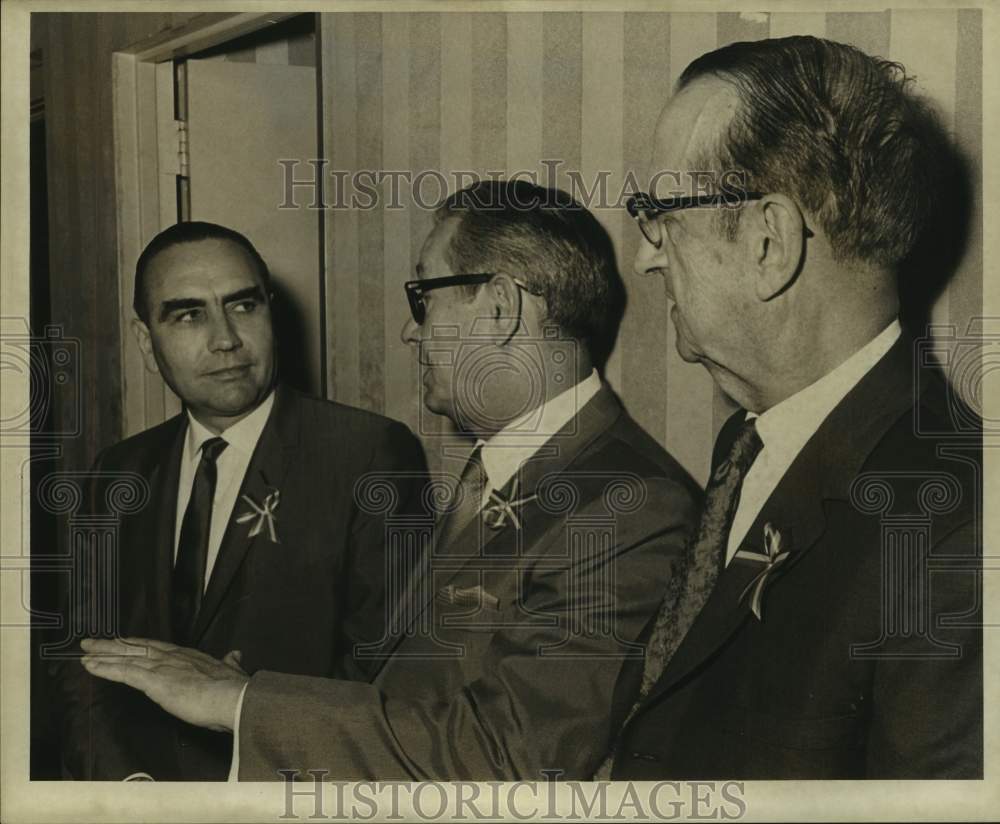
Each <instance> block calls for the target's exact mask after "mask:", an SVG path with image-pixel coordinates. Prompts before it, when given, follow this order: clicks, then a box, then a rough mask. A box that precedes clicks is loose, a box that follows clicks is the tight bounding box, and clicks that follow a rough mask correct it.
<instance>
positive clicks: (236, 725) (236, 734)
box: [226, 681, 250, 781]
mask: <svg viewBox="0 0 1000 824" xmlns="http://www.w3.org/2000/svg"><path fill="white" fill-rule="evenodd" d="M249 686H250V682H249V681H247V682H246V683H245V684H244V685H243V689H241V690H240V697H239V700H238V701H237V702H236V715H235V717H234V718H233V761H232V763H231V764H230V765H229V778H227V779H226V780H227V781H239V776H240V715H241V714H242V713H243V696H244V695H246V694H247V687H249Z"/></svg>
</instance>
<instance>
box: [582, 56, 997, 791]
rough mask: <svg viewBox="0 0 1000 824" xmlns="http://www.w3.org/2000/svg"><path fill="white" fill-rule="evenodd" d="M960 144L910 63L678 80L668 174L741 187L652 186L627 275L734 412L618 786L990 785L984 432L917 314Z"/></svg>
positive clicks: (662, 153)
mask: <svg viewBox="0 0 1000 824" xmlns="http://www.w3.org/2000/svg"><path fill="white" fill-rule="evenodd" d="M942 140H943V138H942V136H941V134H940V132H939V130H938V127H937V126H936V124H935V123H934V121H933V119H932V118H931V117H929V116H928V113H927V110H926V108H925V106H924V105H923V104H922V103H921V102H920V100H918V99H917V98H915V97H914V95H913V93H912V90H911V88H910V84H909V82H908V79H907V78H906V77H905V75H904V73H903V70H902V67H901V66H899V65H898V64H894V63H889V62H886V61H883V60H879V59H876V58H872V57H869V56H868V55H866V54H864V53H862V52H861V51H859V50H857V49H855V48H852V47H850V46H845V45H842V44H840V43H833V42H830V41H826V40H819V39H816V38H812V37H791V38H784V39H780V40H765V41H760V42H753V43H734V44H731V45H729V46H726V47H724V48H721V49H719V50H717V51H714V52H711V53H709V54H706V55H703V56H701V57H699V58H698V59H697V60H695V61H694V62H693V63H692V64H691V65H690V66H688V67H687V69H686V70H685V71H684V73H683V74H682V75H681V78H680V80H679V81H678V85H677V89H676V93H675V94H674V96H673V98H672V99H671V100H670V101H669V102H668V103H667V104H666V107H665V108H664V110H663V112H662V114H661V116H660V120H659V123H658V125H657V128H656V133H655V135H654V138H653V170H654V174H657V173H660V172H661V171H662V170H672V171H674V172H677V171H683V170H692V171H689V172H687V173H686V174H684V175H680V177H682V178H685V179H688V180H691V181H694V180H697V179H698V178H699V177H703V176H704V174H705V170H715V174H716V176H717V177H718V178H719V179H720V180H722V179H727V178H728V179H733V178H736V179H741V180H742V182H743V183H744V184H745V186H744V187H743V188H744V190H743V191H741V190H734V189H733V187H730V192H729V193H728V194H726V193H724V192H720V193H719V194H715V193H713V192H708V193H705V194H694V193H688V194H687V195H686V196H684V195H682V196H680V197H673V198H670V199H667V198H665V197H664V198H662V199H660V200H657V199H656V198H654V197H652V196H649V195H643V196H638V197H637V198H636V199H635V200H634V201H633V202H632V203H631V204H630V207H629V209H630V212H631V213H632V215H633V216H634V217H635V218H636V219H637V221H638V223H639V228H640V229H641V230H642V232H643V235H644V238H645V241H646V242H645V243H642V244H640V247H639V251H638V253H637V256H636V262H635V265H636V269H637V270H638V271H640V272H641V273H644V274H650V275H657V276H659V277H662V279H663V284H664V287H665V289H666V293H667V297H668V298H669V299H670V300H671V301H672V303H673V308H672V311H671V317H672V319H673V322H674V324H675V326H676V329H677V347H678V351H679V353H680V355H681V356H682V357H683V358H684V359H685V360H687V361H690V362H692V363H700V364H702V365H703V366H704V367H705V368H706V369H707V370H708V372H709V374H711V376H712V378H713V379H714V380H715V382H716V384H717V385H718V387H719V388H720V389H721V390H722V391H723V392H725V393H726V394H727V395H728V396H729V397H730V398H732V399H733V400H734V401H735V402H736V403H737V404H738V405H739V406H740V407H742V408H741V409H740V410H739V412H737V413H736V414H735V415H734V416H733V417H732V418H731V419H730V420H729V421H728V422H727V423H726V424H725V425H724V426H723V427H722V429H721V431H720V433H719V437H718V440H717V442H716V448H715V454H714V456H713V458H714V459H713V462H712V466H713V474H712V477H711V480H710V481H709V484H708V488H707V490H706V495H705V506H704V512H703V514H702V516H701V520H700V523H699V526H698V529H697V530H696V537H695V539H694V541H693V542H692V546H691V550H690V553H689V555H688V557H687V562H686V565H685V569H684V571H683V574H680V575H675V576H674V577H673V578H672V579H671V584H670V587H669V589H668V592H667V595H666V597H665V599H664V601H663V603H662V605H661V607H660V609H659V611H658V614H657V618H656V620H655V621H653V622H652V623H651V625H650V627H649V630H648V633H647V634H646V635H645V636H644V638H645V640H646V641H647V654H646V658H645V661H644V662H643V664H642V666H641V669H642V678H641V687H640V691H639V694H638V696H636V695H634V694H630V693H629V691H628V690H627V689H622V690H621V691H620V692H619V693H618V696H619V697H620V699H621V701H622V702H623V703H622V704H621V705H618V706H616V707H615V708H614V709H613V711H612V714H613V715H614V716H616V717H619V715H620V713H621V711H622V710H623V709H628V721H627V722H626V724H625V725H624V727H623V728H622V729H621V730H619V733H618V735H617V736H616V738H615V742H614V744H613V746H612V748H611V752H610V756H609V758H608V760H607V761H606V762H605V764H604V765H603V768H602V769H601V770H600V771H599V772H598V776H599V777H607V776H610V777H612V778H614V779H630V780H654V779H707V780H711V779H722V778H727V779H850V778H881V779H915V778H922V779H927V778H952V779H957V778H964V779H971V778H981V777H982V775H983V680H982V679H983V659H982V643H983V638H982V623H981V622H982V612H981V609H982V593H981V589H980V576H981V574H982V570H981V569H980V568H979V567H980V564H981V561H980V558H981V554H982V544H981V541H982V538H981V532H980V530H981V528H982V524H981V522H980V514H979V513H980V512H981V507H982V465H981V458H982V455H981V450H982V432H981V424H980V422H979V420H978V416H977V415H976V414H975V413H974V412H972V411H971V410H969V409H968V408H967V407H966V406H965V404H963V403H962V401H961V400H960V398H959V397H958V395H957V394H956V392H955V390H954V389H953V388H949V387H948V386H947V385H946V383H945V382H944V381H943V380H942V376H941V375H940V374H939V373H938V370H936V369H929V368H926V367H927V364H928V362H929V361H930V358H929V357H928V356H927V352H926V348H925V345H924V346H922V345H921V344H920V343H919V342H918V341H915V340H914V339H913V338H912V337H911V336H910V335H909V334H908V333H907V331H906V330H904V329H903V328H902V327H901V324H900V320H899V318H898V315H899V314H900V306H901V303H903V304H904V305H906V304H908V303H909V301H908V300H907V298H908V297H909V294H908V293H912V292H913V291H914V290H915V289H919V288H920V287H921V284H920V283H919V278H918V277H917V272H918V271H919V268H918V267H917V266H915V265H914V260H913V253H914V248H915V243H916V241H917V239H918V238H919V237H920V236H921V234H922V233H923V232H924V231H926V230H927V229H928V228H936V226H935V220H934V219H933V214H934V212H933V208H932V207H934V206H935V203H934V201H935V199H936V198H938V197H939V196H940V194H941V192H942V189H943V187H942V186H941V183H942V178H943V174H942V169H943V164H942V159H943V158H944V157H946V156H947V153H946V151H943V149H944V148H945V146H946V144H944V143H943V142H942ZM661 179H662V178H661ZM659 194H661V195H666V194H667V193H666V192H663V191H660V192H659ZM670 194H673V192H671V193H670ZM723 207H732V208H723ZM911 331H916V332H917V333H918V334H922V333H923V331H924V330H922V329H917V330H911ZM977 374H978V372H977ZM961 388H962V389H965V390H969V389H970V387H969V386H965V387H961ZM972 389H973V391H974V387H973V388H972ZM623 683H627V684H631V683H633V681H632V680H631V676H628V675H626V676H625V678H624V679H623ZM626 705H627V706H626Z"/></svg>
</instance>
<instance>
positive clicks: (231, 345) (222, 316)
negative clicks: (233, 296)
mask: <svg viewBox="0 0 1000 824" xmlns="http://www.w3.org/2000/svg"><path fill="white" fill-rule="evenodd" d="M241 346H243V340H242V338H240V335H239V332H237V331H236V326H235V325H234V324H233V321H232V318H230V317H229V315H228V314H227V313H226V312H220V313H219V314H218V315H216V316H215V318H214V319H213V322H212V336H211V339H210V340H209V344H208V348H209V349H211V350H212V351H213V352H229V351H232V350H233V349H239V348H240V347H241Z"/></svg>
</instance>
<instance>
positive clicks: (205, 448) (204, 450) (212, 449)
mask: <svg viewBox="0 0 1000 824" xmlns="http://www.w3.org/2000/svg"><path fill="white" fill-rule="evenodd" d="M227 446H229V444H228V443H227V442H226V441H225V440H223V439H222V438H209V439H208V440H207V441H205V443H203V444H202V445H201V458H202V460H204V461H209V462H210V463H213V464H214V463H215V461H216V459H217V458H218V457H219V455H221V454H222V453H223V451H224V450H225V448H226V447H227Z"/></svg>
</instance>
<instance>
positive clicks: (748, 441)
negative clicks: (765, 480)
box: [729, 418, 764, 473]
mask: <svg viewBox="0 0 1000 824" xmlns="http://www.w3.org/2000/svg"><path fill="white" fill-rule="evenodd" d="M763 448H764V442H763V441H762V440H761V439H760V435H758V434H757V419H756V418H753V419H752V420H749V421H747V422H746V423H744V424H743V426H741V427H740V430H739V432H738V433H737V435H736V440H735V441H733V446H732V449H731V450H730V452H729V460H730V462H732V464H733V466H735V467H736V468H737V469H738V470H739V471H740V472H741V473H742V472H746V471H747V470H748V469H749V468H750V465H751V464H752V463H753V462H754V460H755V459H756V457H757V455H758V454H759V453H760V450H761V449H763Z"/></svg>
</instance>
